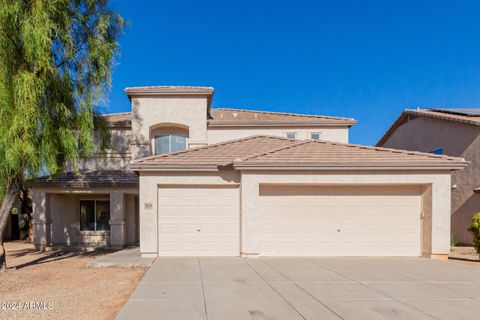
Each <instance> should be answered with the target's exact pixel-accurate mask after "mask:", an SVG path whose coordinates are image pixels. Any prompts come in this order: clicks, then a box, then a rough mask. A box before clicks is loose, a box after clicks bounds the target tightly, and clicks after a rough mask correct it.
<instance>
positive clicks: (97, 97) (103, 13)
mask: <svg viewBox="0 0 480 320" xmlns="http://www.w3.org/2000/svg"><path fill="white" fill-rule="evenodd" d="M123 27H124V22H123V19H122V18H121V17H120V16H119V15H118V14H116V13H115V12H113V11H112V10H111V9H110V8H109V6H108V0H30V1H18V0H0V155H1V157H2V158H1V160H0V199H1V193H2V190H3V191H4V189H5V187H6V185H7V184H8V183H9V182H10V181H11V179H12V178H13V177H24V176H25V175H27V176H29V177H34V176H36V175H38V174H40V173H41V172H42V171H43V170H45V171H47V172H48V173H50V174H60V173H62V172H63V170H64V167H65V163H66V162H71V163H73V164H74V166H76V165H77V164H78V160H79V159H80V158H84V157H88V156H89V155H91V153H92V152H94V151H96V150H97V149H98V145H100V147H101V148H104V147H106V146H107V143H108V140H109V137H108V135H107V134H106V130H105V129H104V126H102V121H101V118H100V117H98V110H97V108H96V106H98V105H99V104H101V103H103V102H105V98H106V93H107V90H108V89H109V86H110V83H111V69H112V65H113V62H114V58H115V56H116V55H117V54H118V49H119V46H118V42H117V40H118V37H119V35H120V33H121V31H122V29H123ZM95 131H97V132H99V135H98V136H99V137H100V138H101V139H100V143H98V142H95V139H94V136H95V135H94V132H95ZM79 146H81V148H79Z"/></svg>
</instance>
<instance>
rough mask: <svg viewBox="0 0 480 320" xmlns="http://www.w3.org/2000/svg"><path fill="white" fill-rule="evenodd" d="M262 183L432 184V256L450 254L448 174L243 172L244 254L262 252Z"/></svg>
mask: <svg viewBox="0 0 480 320" xmlns="http://www.w3.org/2000/svg"><path fill="white" fill-rule="evenodd" d="M261 183H264V184H269V183H270V184H271V183H274V184H315V185H372V184H373V185H422V186H425V185H431V188H432V189H431V190H432V201H431V239H430V243H431V253H432V254H434V255H435V254H438V255H445V254H448V252H449V251H450V174H449V173H434V172H432V173H408V172H374V173H373V172H363V173H362V172H357V173H351V172H344V173H340V172H339V173H334V172H329V173H315V172H297V173H291V172H290V173H289V172H268V171H265V172H254V171H251V172H243V173H242V182H241V195H242V196H241V208H242V215H241V218H242V252H243V253H244V254H246V255H256V254H258V253H259V251H260V247H259V245H260V241H259V214H260V212H259V208H260V198H259V197H260V196H259V186H260V184H261ZM424 199H427V198H424ZM427 240H429V239H427ZM423 247H424V248H429V246H428V243H424V244H423ZM427 253H428V252H427Z"/></svg>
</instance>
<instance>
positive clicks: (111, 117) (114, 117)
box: [102, 112, 132, 124]
mask: <svg viewBox="0 0 480 320" xmlns="http://www.w3.org/2000/svg"><path fill="white" fill-rule="evenodd" d="M102 116H103V117H104V118H105V120H107V121H108V122H109V123H111V124H115V123H120V122H125V123H131V121H132V113H131V112H121V113H108V114H103V115H102Z"/></svg>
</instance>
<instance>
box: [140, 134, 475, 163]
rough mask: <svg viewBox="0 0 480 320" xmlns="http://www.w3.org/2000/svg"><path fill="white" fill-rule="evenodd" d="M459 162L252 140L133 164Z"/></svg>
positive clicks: (373, 150)
mask: <svg viewBox="0 0 480 320" xmlns="http://www.w3.org/2000/svg"><path fill="white" fill-rule="evenodd" d="M467 164H468V162H466V161H464V160H463V159H461V158H454V157H448V156H444V155H434V154H429V153H421V152H411V151H405V150H396V149H387V148H376V147H367V146H360V145H351V144H341V143H333V142H327V141H300V140H288V139H284V138H278V137H270V136H254V137H249V138H244V139H239V140H234V141H228V142H224V143H220V144H216V145H210V146H206V147H201V148H197V149H191V150H186V151H182V152H178V153H171V154H166V155H159V156H153V157H149V158H144V159H141V160H137V161H135V162H132V164H131V168H132V169H144V168H155V169H161V168H170V169H172V168H178V169H182V168H183V169H187V168H188V169H195V168H206V167H209V168H212V169H213V168H216V167H222V166H229V165H233V166H234V167H236V168H242V167H255V166H266V167H270V166H275V167H286V168H287V167H292V166H295V167H318V168H321V167H336V168H348V167H352V168H353V167H355V168H356V167H405V168H413V167H415V168H416V167H443V168H461V167H464V166H466V165H467Z"/></svg>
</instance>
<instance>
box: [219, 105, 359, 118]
mask: <svg viewBox="0 0 480 320" xmlns="http://www.w3.org/2000/svg"><path fill="white" fill-rule="evenodd" d="M212 110H230V111H240V112H242V111H244V112H258V113H267V114H280V115H288V116H293V117H312V118H330V119H337V120H352V121H355V119H354V118H347V117H335V116H325V115H319V114H304V113H292V112H283V111H266V110H252V109H236V108H212ZM215 120H216V119H215Z"/></svg>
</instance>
